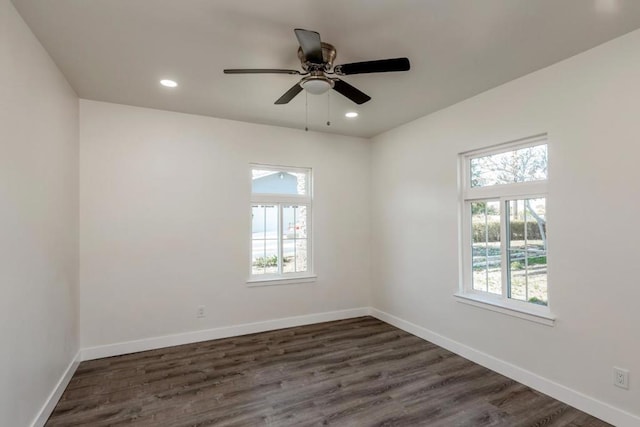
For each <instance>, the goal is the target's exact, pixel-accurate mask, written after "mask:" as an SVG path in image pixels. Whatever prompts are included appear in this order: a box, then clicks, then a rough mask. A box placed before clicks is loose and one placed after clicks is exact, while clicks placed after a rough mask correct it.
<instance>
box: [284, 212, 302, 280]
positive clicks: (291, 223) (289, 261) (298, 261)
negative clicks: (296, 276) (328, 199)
mask: <svg viewBox="0 0 640 427" xmlns="http://www.w3.org/2000/svg"><path fill="white" fill-rule="evenodd" d="M282 224H283V230H282V249H283V266H282V267H283V272H284V273H293V272H301V271H307V239H306V237H307V207H306V206H297V205H284V206H283V207H282Z"/></svg>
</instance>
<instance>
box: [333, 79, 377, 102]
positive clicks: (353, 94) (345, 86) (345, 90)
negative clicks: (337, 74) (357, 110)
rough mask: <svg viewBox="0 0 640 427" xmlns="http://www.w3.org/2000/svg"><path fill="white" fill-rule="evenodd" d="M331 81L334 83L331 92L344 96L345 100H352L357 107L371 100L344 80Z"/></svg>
mask: <svg viewBox="0 0 640 427" xmlns="http://www.w3.org/2000/svg"><path fill="white" fill-rule="evenodd" d="M332 80H333V82H334V86H333V90H335V91H336V92H338V93H340V94H342V95H344V96H346V97H347V98H349V99H350V100H352V101H353V102H355V103H356V104H358V105H360V104H364V103H365V102H367V101H369V100H370V99H371V97H370V96H369V95H367V94H366V93H364V92H362V91H360V90H359V89H356V88H355V87H353V86H351V85H350V84H349V83H347V82H345V81H344V80H340V79H332Z"/></svg>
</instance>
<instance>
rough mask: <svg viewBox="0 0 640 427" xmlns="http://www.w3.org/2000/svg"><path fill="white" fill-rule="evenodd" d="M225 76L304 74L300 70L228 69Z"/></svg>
mask: <svg viewBox="0 0 640 427" xmlns="http://www.w3.org/2000/svg"><path fill="white" fill-rule="evenodd" d="M224 73H225V74H302V73H301V72H300V71H298V70H283V69H280V68H228V69H226V70H224Z"/></svg>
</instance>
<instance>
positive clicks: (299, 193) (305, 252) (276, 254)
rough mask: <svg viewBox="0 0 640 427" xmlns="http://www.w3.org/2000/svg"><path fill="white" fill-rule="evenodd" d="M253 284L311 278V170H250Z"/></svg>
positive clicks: (274, 168) (280, 168)
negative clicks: (254, 282)
mask: <svg viewBox="0 0 640 427" xmlns="http://www.w3.org/2000/svg"><path fill="white" fill-rule="evenodd" d="M251 174H252V176H251V178H252V179H251V218H252V219H251V280H252V281H263V280H264V281H268V280H278V279H289V278H291V279H293V278H300V277H309V276H310V275H311V273H312V271H313V270H312V265H311V260H312V258H311V170H310V169H304V168H291V167H280V166H265V165H252V166H251Z"/></svg>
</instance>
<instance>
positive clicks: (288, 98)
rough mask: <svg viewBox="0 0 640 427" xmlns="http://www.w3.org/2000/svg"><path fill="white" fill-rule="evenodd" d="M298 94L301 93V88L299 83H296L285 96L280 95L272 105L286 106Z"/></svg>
mask: <svg viewBox="0 0 640 427" xmlns="http://www.w3.org/2000/svg"><path fill="white" fill-rule="evenodd" d="M300 92H302V86H300V84H299V83H296V84H295V85H293V86H292V87H291V89H289V90H288V91H286V92H285V94H284V95H282V96H281V97H280V98H279V99H278V100H277V101H276V102H274V104H277V105H280V104H287V103H288V102H289V101H291V100H292V99H293V98H295V97H296V95H297V94H299V93H300Z"/></svg>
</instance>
